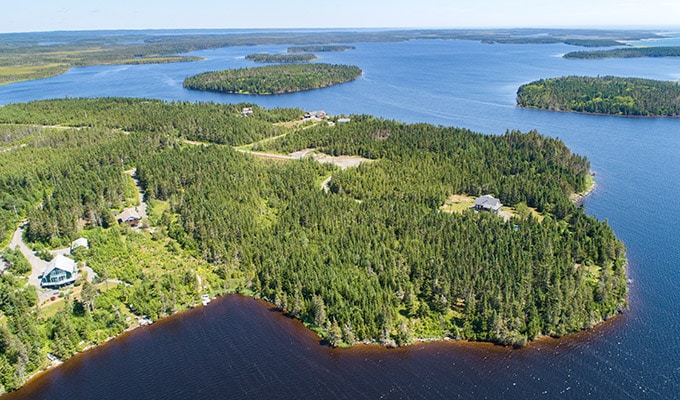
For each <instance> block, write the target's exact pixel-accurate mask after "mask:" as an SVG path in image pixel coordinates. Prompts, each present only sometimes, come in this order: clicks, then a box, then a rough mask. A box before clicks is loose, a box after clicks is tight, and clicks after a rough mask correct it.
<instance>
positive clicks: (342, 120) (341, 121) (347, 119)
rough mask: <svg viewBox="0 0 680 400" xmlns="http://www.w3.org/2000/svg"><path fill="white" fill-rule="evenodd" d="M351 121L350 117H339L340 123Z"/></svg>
mask: <svg viewBox="0 0 680 400" xmlns="http://www.w3.org/2000/svg"><path fill="white" fill-rule="evenodd" d="M350 121H351V119H350V118H338V124H347V123H349V122H350Z"/></svg>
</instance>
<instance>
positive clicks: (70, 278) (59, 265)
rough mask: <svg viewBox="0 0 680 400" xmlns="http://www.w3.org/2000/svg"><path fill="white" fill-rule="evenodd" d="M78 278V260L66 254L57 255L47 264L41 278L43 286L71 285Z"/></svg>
mask: <svg viewBox="0 0 680 400" xmlns="http://www.w3.org/2000/svg"><path fill="white" fill-rule="evenodd" d="M76 279H78V268H77V267H76V262H75V261H73V260H71V259H70V258H68V257H66V256H64V255H61V254H59V255H57V256H56V257H54V258H53V259H52V261H50V263H49V264H47V267H46V268H45V271H44V272H43V274H42V277H41V278H40V286H42V287H59V286H64V285H70V284H72V283H73V282H75V281H76Z"/></svg>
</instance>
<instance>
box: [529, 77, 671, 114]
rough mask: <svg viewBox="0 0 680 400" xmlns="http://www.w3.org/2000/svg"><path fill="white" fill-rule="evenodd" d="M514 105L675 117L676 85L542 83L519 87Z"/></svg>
mask: <svg viewBox="0 0 680 400" xmlns="http://www.w3.org/2000/svg"><path fill="white" fill-rule="evenodd" d="M517 105H519V106H521V107H531V108H541V109H547V110H556V111H576V112H587V113H596V114H611V115H634V116H645V117H677V116H678V115H680V85H678V83H677V82H670V81H657V80H652V79H642V78H619V77H615V76H603V77H581V76H567V77H563V78H552V79H541V80H538V81H534V82H531V83H528V84H526V85H522V86H520V88H519V89H518V90H517Z"/></svg>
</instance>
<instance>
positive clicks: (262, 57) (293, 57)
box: [246, 53, 317, 64]
mask: <svg viewBox="0 0 680 400" xmlns="http://www.w3.org/2000/svg"><path fill="white" fill-rule="evenodd" d="M316 59H317V57H316V56H315V55H314V54H311V53H299V54H269V53H256V54H248V55H247V56H246V60H250V61H255V62H259V63H282V64H287V63H304V62H309V61H314V60H316Z"/></svg>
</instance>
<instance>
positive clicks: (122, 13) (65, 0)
mask: <svg viewBox="0 0 680 400" xmlns="http://www.w3.org/2000/svg"><path fill="white" fill-rule="evenodd" d="M679 15H680V2H678V1H677V0H571V1H567V2H549V1H545V0H510V1H503V0H477V1H474V2H470V1H460V0H453V1H451V0H448V1H447V0H421V1H419V2H413V1H410V0H375V1H361V0H343V1H342V2H336V3H322V2H318V1H311V0H289V1H286V2H282V1H280V0H261V1H259V2H258V3H257V5H256V6H255V5H253V3H252V2H244V1H240V0H239V1H236V0H227V1H220V0H194V1H190V2H188V1H180V0H143V1H140V0H117V1H115V2H114V1H106V2H102V1H92V0H59V1H54V0H26V1H22V2H8V4H4V5H3V10H2V14H1V15H0V33H10V32H46V31H57V30H66V31H74V30H109V29H248V28H548V27H550V28H644V29H673V28H678V27H680V21H679V20H678V16H679Z"/></svg>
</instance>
